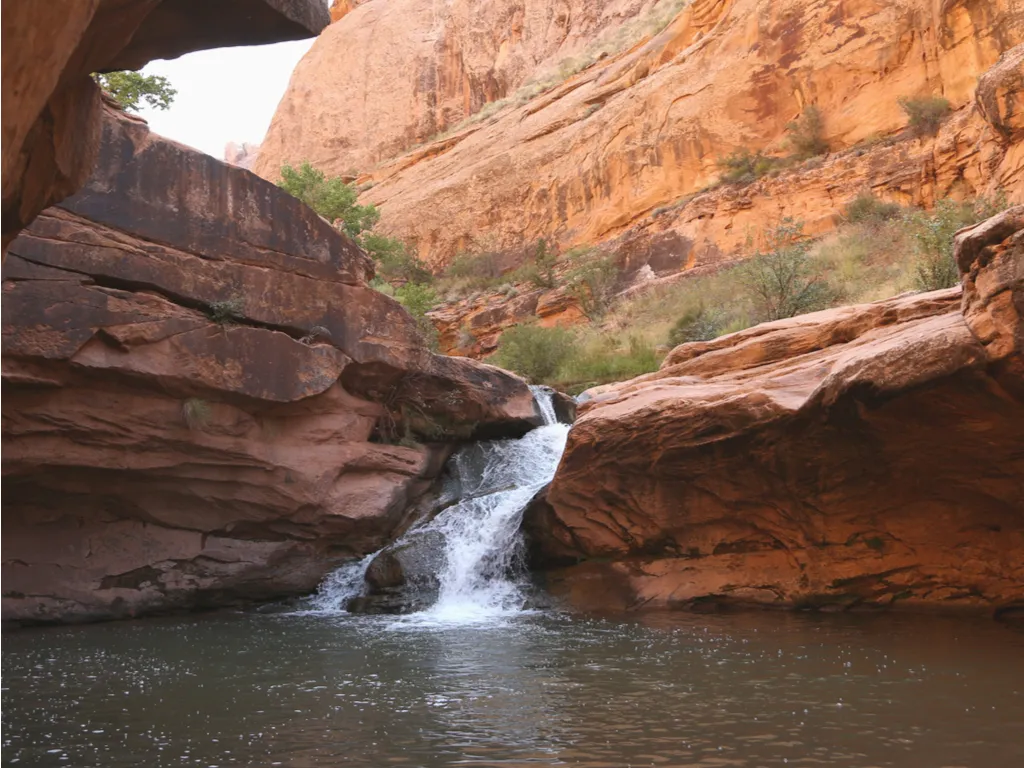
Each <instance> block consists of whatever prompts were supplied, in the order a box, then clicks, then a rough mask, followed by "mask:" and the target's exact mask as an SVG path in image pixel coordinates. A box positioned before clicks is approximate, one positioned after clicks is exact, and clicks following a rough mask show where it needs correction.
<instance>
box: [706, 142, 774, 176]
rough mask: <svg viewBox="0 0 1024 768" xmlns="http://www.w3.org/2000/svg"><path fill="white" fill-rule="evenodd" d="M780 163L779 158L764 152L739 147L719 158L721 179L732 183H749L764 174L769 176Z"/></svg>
mask: <svg viewBox="0 0 1024 768" xmlns="http://www.w3.org/2000/svg"><path fill="white" fill-rule="evenodd" d="M779 165H780V161H779V159H778V158H774V157H769V156H768V155H765V154H764V153H762V152H751V151H750V150H749V149H738V150H736V151H735V152H733V153H732V154H731V155H727V156H726V157H720V158H719V159H718V168H719V170H720V171H721V172H722V173H721V180H722V181H724V182H728V183H730V184H749V183H751V182H753V181H756V180H757V179H760V178H761V177H762V176H767V175H768V174H769V173H770V172H771V171H772V170H774V169H775V168H777V167H779Z"/></svg>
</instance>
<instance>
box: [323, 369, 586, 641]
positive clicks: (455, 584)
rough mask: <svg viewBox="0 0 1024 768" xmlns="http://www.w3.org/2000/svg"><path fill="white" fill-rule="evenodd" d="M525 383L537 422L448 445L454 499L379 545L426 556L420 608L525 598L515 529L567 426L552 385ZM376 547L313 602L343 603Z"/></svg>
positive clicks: (505, 608)
mask: <svg viewBox="0 0 1024 768" xmlns="http://www.w3.org/2000/svg"><path fill="white" fill-rule="evenodd" d="M531 389H532V390H533V394H534V398H535V399H536V401H537V406H538V409H539V411H540V413H541V415H542V417H543V419H544V424H543V426H540V427H537V428H536V429H534V430H532V431H531V432H528V433H527V434H526V435H524V436H523V437H522V438H519V439H517V440H489V441H483V442H478V443H473V444H470V445H466V446H464V447H462V448H460V449H459V450H458V451H456V453H455V454H453V456H452V457H451V458H450V459H449V460H448V465H447V467H446V471H447V473H448V478H447V482H448V483H450V484H451V486H452V487H455V488H457V489H458V495H457V498H458V501H457V502H456V503H454V504H452V505H451V506H449V507H447V508H446V509H444V510H443V511H442V512H440V513H439V514H438V515H437V516H436V517H434V518H433V519H432V520H428V521H426V522H424V523H422V524H420V525H417V526H414V527H413V528H411V529H410V530H409V531H408V532H406V534H405V535H404V536H402V537H401V538H400V539H399V540H398V541H396V542H395V543H394V544H392V545H389V547H385V549H384V550H381V552H384V551H385V550H388V549H391V550H392V551H398V552H409V551H412V550H414V549H415V550H416V551H415V557H416V562H417V563H428V564H432V567H431V574H430V576H431V578H432V580H434V581H436V586H437V593H436V600H435V601H434V602H433V604H432V605H430V606H429V607H428V608H426V609H425V610H424V611H422V612H421V614H420V615H421V616H424V617H428V618H430V619H432V620H438V621H454V622H464V621H475V620H482V619H487V618H489V617H493V616H497V615H502V614H506V613H510V612H516V611H520V610H522V609H523V607H524V605H525V603H526V599H527V590H526V587H527V580H526V572H525V568H524V563H523V541H522V535H521V533H520V531H519V527H520V523H521V522H522V517H523V510H524V509H525V508H526V506H527V504H528V503H529V502H530V500H531V499H532V498H533V496H534V495H535V494H536V493H537V491H539V490H540V489H541V488H543V487H544V486H545V485H547V484H548V483H549V482H550V481H551V478H552V477H554V474H555V470H556V469H557V467H558V462H559V459H561V456H562V451H563V450H564V448H565V441H566V437H567V435H568V433H569V427H568V425H565V424H559V423H558V421H557V419H556V417H555V409H554V405H553V394H554V393H553V392H552V391H551V390H550V389H547V388H544V387H533V388H531ZM426 549H429V550H430V552H429V554H428V555H427V556H425V555H424V554H423V552H424V550H426ZM378 554H379V553H373V554H372V555H368V556H367V557H366V558H364V559H363V560H360V561H358V562H357V563H352V564H349V565H347V566H345V567H343V568H341V569H339V570H338V571H335V573H333V574H332V575H331V576H329V577H328V579H327V580H326V581H325V582H324V584H323V586H321V589H320V593H319V594H318V595H317V597H316V598H315V599H314V605H315V606H316V607H317V608H318V609H321V610H325V609H330V608H332V607H333V608H335V609H338V608H342V609H343V608H344V606H345V605H346V604H347V602H348V600H349V599H350V598H351V597H354V596H356V595H358V594H360V593H361V591H362V588H363V586H364V585H363V577H364V575H365V574H366V572H367V569H368V568H369V566H370V564H371V563H372V561H373V560H374V558H375V557H377V555H378Z"/></svg>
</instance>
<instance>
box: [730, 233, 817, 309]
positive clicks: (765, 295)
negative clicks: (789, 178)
mask: <svg viewBox="0 0 1024 768" xmlns="http://www.w3.org/2000/svg"><path fill="white" fill-rule="evenodd" d="M803 226H804V225H803V222H800V221H795V220H793V219H789V218H787V219H783V220H782V222H781V223H780V224H779V225H778V226H777V227H776V228H775V229H774V230H772V231H770V232H768V233H766V236H765V241H766V246H767V247H766V248H765V249H764V250H762V251H759V252H758V253H755V254H754V256H753V257H752V258H751V259H749V260H748V261H747V262H745V263H744V264H743V265H742V266H741V267H739V269H738V273H737V274H738V276H739V281H740V285H741V286H742V287H743V289H744V290H745V292H746V294H747V296H748V297H749V299H750V300H751V302H752V304H753V305H754V309H755V313H756V315H757V317H758V319H760V320H763V321H771V320H781V319H782V318H785V317H793V316H794V315H802V314H804V313H806V312H814V311H815V310H818V309H824V308H825V307H827V306H829V304H830V302H831V301H832V298H833V295H834V292H833V290H832V288H831V286H830V285H829V284H828V281H827V280H826V279H825V276H824V274H823V271H822V270H821V267H820V265H818V264H816V263H815V262H813V261H812V260H811V258H810V255H809V254H810V250H811V243H810V241H809V240H807V239H806V238H805V237H804V234H803Z"/></svg>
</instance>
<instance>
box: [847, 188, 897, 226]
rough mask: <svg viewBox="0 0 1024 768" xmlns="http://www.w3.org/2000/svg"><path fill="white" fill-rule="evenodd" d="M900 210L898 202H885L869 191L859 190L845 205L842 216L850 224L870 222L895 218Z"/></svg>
mask: <svg viewBox="0 0 1024 768" xmlns="http://www.w3.org/2000/svg"><path fill="white" fill-rule="evenodd" d="M902 212H903V208H902V206H900V205H899V203H887V202H885V201H883V200H879V199H878V198H877V197H875V196H874V195H872V194H871V193H870V192H861V193H860V194H858V195H857V196H856V197H855V198H853V200H852V201H851V202H850V204H849V205H847V206H846V210H845V212H844V217H845V218H846V220H847V221H848V222H850V223H851V224H863V223H868V224H870V223H874V222H880V221H889V220H890V219H895V218H896V217H898V216H899V215H900V213H902Z"/></svg>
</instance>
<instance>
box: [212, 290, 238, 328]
mask: <svg viewBox="0 0 1024 768" xmlns="http://www.w3.org/2000/svg"><path fill="white" fill-rule="evenodd" d="M244 312H245V299H243V298H242V297H241V296H232V297H231V298H228V299H224V300H223V301H211V302H210V306H209V308H208V309H207V315H208V316H209V318H210V319H211V320H212V321H213V322H215V323H220V324H221V325H227V324H229V323H235V322H238V321H239V320H241V319H242V314H243V313H244Z"/></svg>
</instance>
